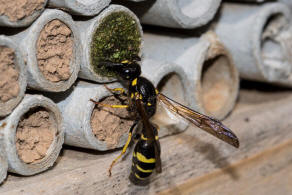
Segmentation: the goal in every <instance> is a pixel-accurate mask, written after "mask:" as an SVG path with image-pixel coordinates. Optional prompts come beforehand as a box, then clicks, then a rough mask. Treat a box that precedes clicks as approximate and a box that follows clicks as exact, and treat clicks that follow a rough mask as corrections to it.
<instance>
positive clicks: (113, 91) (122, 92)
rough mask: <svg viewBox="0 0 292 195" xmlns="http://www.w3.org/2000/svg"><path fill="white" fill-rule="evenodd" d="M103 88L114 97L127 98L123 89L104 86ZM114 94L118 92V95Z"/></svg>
mask: <svg viewBox="0 0 292 195" xmlns="http://www.w3.org/2000/svg"><path fill="white" fill-rule="evenodd" d="M104 87H105V88H106V89H107V90H108V91H109V92H111V93H112V94H114V95H123V96H127V93H126V91H125V89H124V88H121V87H119V88H113V89H112V88H109V87H108V86H107V85H105V84H104ZM115 92H120V93H118V94H117V93H115Z"/></svg>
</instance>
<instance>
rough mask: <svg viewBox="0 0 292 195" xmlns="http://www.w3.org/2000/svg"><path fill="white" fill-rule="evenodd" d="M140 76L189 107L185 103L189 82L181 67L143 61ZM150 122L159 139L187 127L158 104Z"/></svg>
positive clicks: (149, 60)
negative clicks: (156, 129)
mask: <svg viewBox="0 0 292 195" xmlns="http://www.w3.org/2000/svg"><path fill="white" fill-rule="evenodd" d="M142 74H143V75H142V76H144V77H145V78H147V79H149V80H150V81H151V82H152V83H153V84H154V86H155V87H156V88H157V89H158V91H159V92H161V93H163V94H164V95H167V96H168V97H170V98H171V99H173V100H175V101H178V102H180V103H181V104H183V105H185V106H189V103H188V102H187V90H188V86H189V80H188V76H187V74H186V73H185V71H184V69H183V68H182V67H180V66H179V65H177V64H174V63H169V62H159V61H155V60H151V59H144V60H143V62H142ZM151 120H152V122H153V123H155V124H156V125H158V126H159V137H164V136H167V135H172V134H175V133H179V132H182V131H184V130H186V128H187V127H188V123H186V122H185V121H182V120H180V118H177V117H175V116H173V115H172V114H171V113H170V112H169V111H167V110H166V109H165V108H164V107H163V106H162V105H160V104H159V103H158V104H157V108H156V114H155V115H154V116H153V117H152V118H151Z"/></svg>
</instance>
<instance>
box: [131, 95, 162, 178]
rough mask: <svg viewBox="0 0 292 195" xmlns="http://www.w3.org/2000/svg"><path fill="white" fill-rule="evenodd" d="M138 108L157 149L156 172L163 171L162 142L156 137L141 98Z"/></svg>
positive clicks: (137, 104)
mask: <svg viewBox="0 0 292 195" xmlns="http://www.w3.org/2000/svg"><path fill="white" fill-rule="evenodd" d="M136 106H137V110H138V112H139V115H140V117H141V120H142V124H143V126H144V128H145V129H146V136H147V138H148V141H149V142H154V149H155V159H156V164H155V167H156V172H157V173H161V172H162V169H161V159H160V144H159V142H158V140H156V139H155V135H154V131H153V125H152V124H151V123H150V121H149V117H148V116H147V112H146V111H145V108H144V105H143V103H142V101H141V100H140V99H138V100H136Z"/></svg>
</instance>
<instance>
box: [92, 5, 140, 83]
mask: <svg viewBox="0 0 292 195" xmlns="http://www.w3.org/2000/svg"><path fill="white" fill-rule="evenodd" d="M140 45H141V34H140V30H139V24H138V23H137V21H136V20H135V18H133V17H132V16H130V15H129V14H128V13H126V12H123V11H118V12H113V13H111V14H109V15H107V16H106V17H104V18H103V19H102V20H101V22H100V24H99V25H98V27H97V29H96V30H95V32H94V34H93V36H92V42H91V49H90V56H91V59H90V61H91V66H92V69H93V71H94V72H95V73H97V74H99V75H101V76H107V77H114V76H115V75H114V74H113V73H112V72H108V70H107V69H106V65H104V64H102V62H115V63H121V62H122V61H124V60H129V61H133V60H134V59H136V57H137V56H139V53H140Z"/></svg>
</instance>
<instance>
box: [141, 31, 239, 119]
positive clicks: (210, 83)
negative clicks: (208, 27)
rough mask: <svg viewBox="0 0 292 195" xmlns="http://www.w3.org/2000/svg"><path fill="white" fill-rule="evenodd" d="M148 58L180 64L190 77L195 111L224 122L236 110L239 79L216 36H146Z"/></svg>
mask: <svg viewBox="0 0 292 195" xmlns="http://www.w3.org/2000/svg"><path fill="white" fill-rule="evenodd" d="M144 45H145V47H144V50H145V58H150V59H154V60H159V61H166V62H172V63H176V64H178V65H180V66H181V67H182V68H183V69H184V72H185V73H186V75H187V78H188V82H189V85H188V88H187V90H186V93H187V101H188V102H189V104H190V106H191V108H193V109H195V110H196V111H199V112H202V113H205V114H207V115H211V116H214V117H216V118H218V119H223V118H224V117H225V116H226V115H227V114H228V113H229V112H230V111H231V110H232V109H233V107H234V104H235V101H236V98H237V94H238V89H239V76H238V72H237V69H236V67H235V65H234V63H233V60H232V58H231V56H230V55H229V53H228V51H227V50H226V49H225V48H224V46H223V45H222V44H221V42H220V41H219V40H218V39H217V36H216V35H215V34H214V33H212V32H208V33H206V34H205V35H204V36H202V37H201V38H196V37H189V36H183V35H177V34H168V35H164V34H158V33H156V34H154V33H152V34H150V33H145V35H144Z"/></svg>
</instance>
